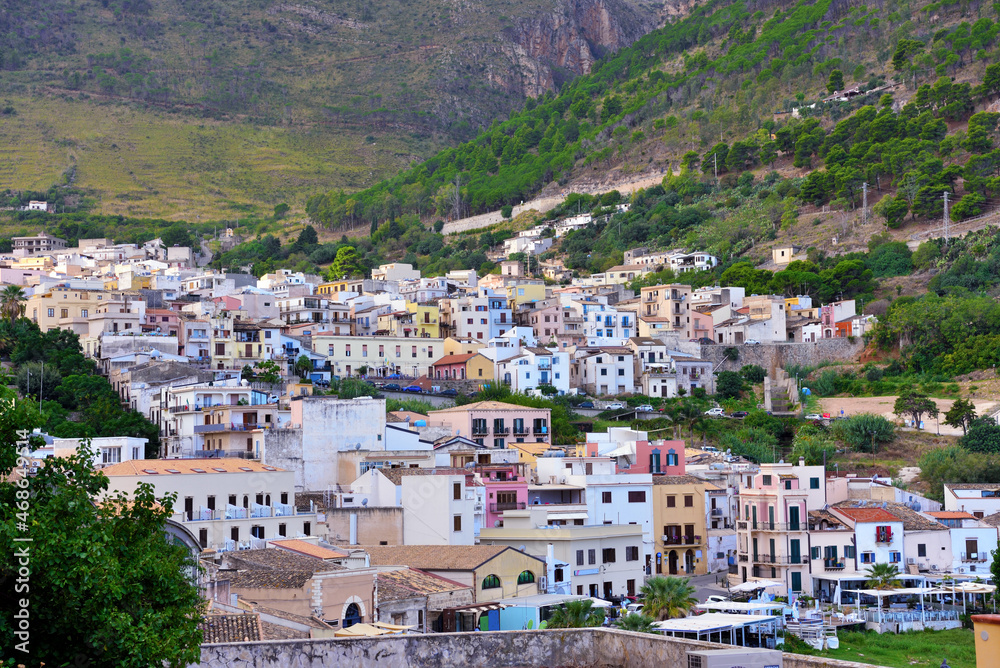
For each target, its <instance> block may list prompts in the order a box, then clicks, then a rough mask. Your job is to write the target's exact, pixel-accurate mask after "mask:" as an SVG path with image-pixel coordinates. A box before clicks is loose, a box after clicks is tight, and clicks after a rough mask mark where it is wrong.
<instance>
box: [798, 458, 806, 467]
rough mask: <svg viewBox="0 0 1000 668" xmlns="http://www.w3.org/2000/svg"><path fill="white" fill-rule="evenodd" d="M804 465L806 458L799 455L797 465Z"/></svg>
mask: <svg viewBox="0 0 1000 668" xmlns="http://www.w3.org/2000/svg"><path fill="white" fill-rule="evenodd" d="M805 465H806V458H805V457H799V466H805Z"/></svg>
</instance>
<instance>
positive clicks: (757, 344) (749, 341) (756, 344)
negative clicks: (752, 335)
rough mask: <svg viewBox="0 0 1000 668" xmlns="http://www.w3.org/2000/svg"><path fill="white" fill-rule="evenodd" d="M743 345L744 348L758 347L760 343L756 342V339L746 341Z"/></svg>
mask: <svg viewBox="0 0 1000 668" xmlns="http://www.w3.org/2000/svg"><path fill="white" fill-rule="evenodd" d="M743 345H745V346H759V345H760V341H758V340H757V339H747V340H746V341H744V342H743Z"/></svg>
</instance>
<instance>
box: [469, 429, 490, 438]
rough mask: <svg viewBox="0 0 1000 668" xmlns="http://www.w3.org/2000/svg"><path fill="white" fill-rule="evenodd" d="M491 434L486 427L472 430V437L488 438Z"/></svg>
mask: <svg viewBox="0 0 1000 668" xmlns="http://www.w3.org/2000/svg"><path fill="white" fill-rule="evenodd" d="M489 433H490V430H489V429H487V428H486V427H473V428H472V435H473V436H486V435H488V434H489Z"/></svg>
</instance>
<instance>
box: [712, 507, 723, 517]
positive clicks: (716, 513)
mask: <svg viewBox="0 0 1000 668" xmlns="http://www.w3.org/2000/svg"><path fill="white" fill-rule="evenodd" d="M712 517H722V508H712Z"/></svg>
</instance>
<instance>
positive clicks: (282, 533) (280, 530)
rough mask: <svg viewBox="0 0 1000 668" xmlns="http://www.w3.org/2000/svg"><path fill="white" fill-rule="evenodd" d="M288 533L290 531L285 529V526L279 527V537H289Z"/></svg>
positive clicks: (280, 525)
mask: <svg viewBox="0 0 1000 668" xmlns="http://www.w3.org/2000/svg"><path fill="white" fill-rule="evenodd" d="M287 532H288V529H287V528H286V527H285V525H284V524H279V525H278V535H279V536H287V535H288V533H287Z"/></svg>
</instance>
